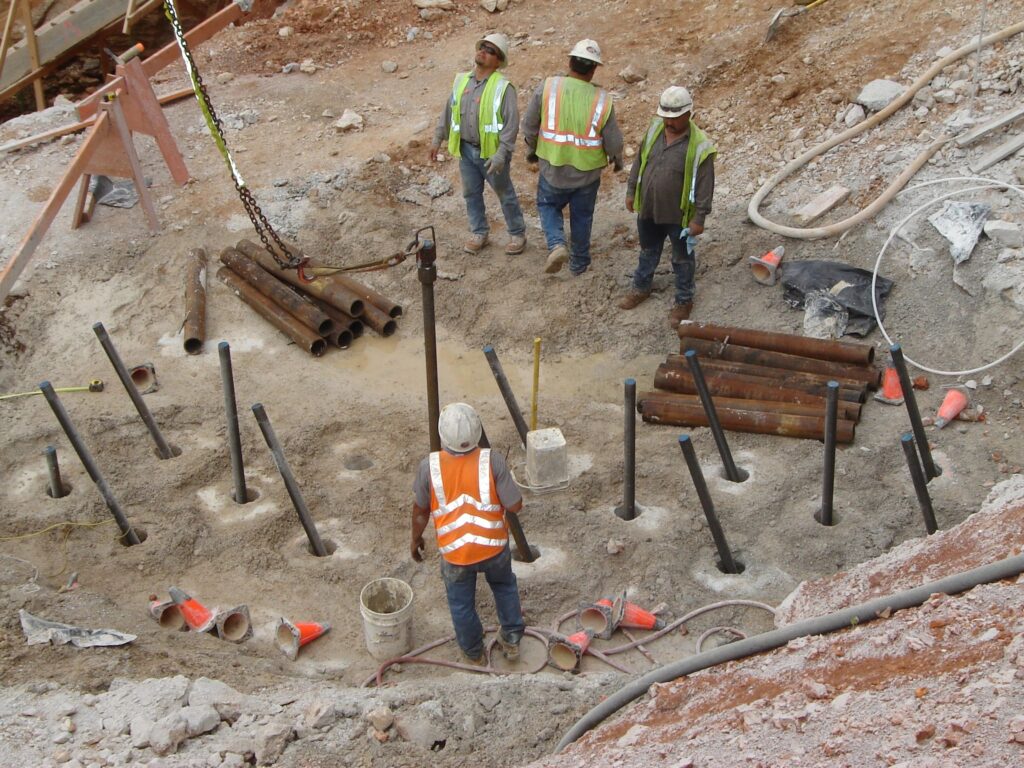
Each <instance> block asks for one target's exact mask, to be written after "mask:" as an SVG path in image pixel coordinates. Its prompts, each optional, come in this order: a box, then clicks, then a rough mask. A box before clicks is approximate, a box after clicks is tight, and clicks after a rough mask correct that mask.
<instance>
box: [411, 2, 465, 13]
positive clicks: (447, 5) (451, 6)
mask: <svg viewBox="0 0 1024 768" xmlns="http://www.w3.org/2000/svg"><path fill="white" fill-rule="evenodd" d="M413 5H415V6H416V7H417V8H440V9H441V10H442V11H454V10H455V3H454V2H453V0H414V2H413Z"/></svg>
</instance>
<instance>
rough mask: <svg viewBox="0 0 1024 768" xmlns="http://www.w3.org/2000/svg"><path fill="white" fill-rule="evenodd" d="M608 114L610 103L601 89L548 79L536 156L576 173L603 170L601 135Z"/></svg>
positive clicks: (569, 79) (573, 80) (570, 79)
mask: <svg viewBox="0 0 1024 768" xmlns="http://www.w3.org/2000/svg"><path fill="white" fill-rule="evenodd" d="M611 113H612V99H611V96H609V95H608V92H607V91H606V90H604V89H603V88H598V87H597V86H595V85H591V84H590V83H588V82H586V81H585V80H579V79H577V78H575V77H549V78H548V79H547V80H545V81H544V91H543V95H542V97H541V105H540V132H539V133H538V135H537V156H538V157H543V158H544V159H545V160H547V161H548V162H549V163H550V164H551V165H559V166H561V165H571V166H572V167H574V168H576V169H578V170H580V171H592V170H594V169H596V168H604V167H605V166H606V165H608V155H606V154H605V151H604V138H603V137H602V136H601V131H602V130H603V129H604V126H605V123H607V122H608V118H609V116H611Z"/></svg>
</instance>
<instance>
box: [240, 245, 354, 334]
mask: <svg viewBox="0 0 1024 768" xmlns="http://www.w3.org/2000/svg"><path fill="white" fill-rule="evenodd" d="M220 261H221V263H222V264H223V265H224V266H226V267H228V268H229V269H230V270H231V271H232V272H234V273H235V274H236V275H238V276H239V277H240V278H242V279H243V280H245V282H247V283H248V284H249V285H251V286H252V287H253V288H255V289H256V290H257V291H259V292H260V293H262V294H263V295H264V296H266V297H267V298H268V299H270V300H271V301H272V302H274V304H276V305H277V306H279V307H280V308H281V309H283V310H284V311H285V312H287V313H288V314H289V315H291V316H292V317H294V318H295V319H296V320H298V321H299V322H300V323H302V324H303V325H305V326H306V327H307V328H311V329H312V330H313V331H315V332H316V333H317V335H319V336H328V335H330V333H331V331H333V330H334V321H333V320H332V319H331V318H330V317H328V316H327V313H325V312H324V311H323V310H321V309H320V307H317V306H315V305H313V304H312V303H311V302H309V301H306V298H305V297H304V296H303V295H302V294H300V293H299V292H298V291H296V290H295V289H294V288H289V287H288V286H287V285H285V284H284V283H282V282H281V281H280V280H278V279H277V278H276V277H274V276H273V275H272V274H270V273H269V272H267V270H265V269H263V267H261V266H260V265H259V264H257V263H256V262H255V261H253V260H252V259H250V258H249V257H248V256H246V255H245V254H244V253H242V252H240V251H238V250H236V249H234V248H231V247H228V248H225V249H224V250H223V251H221V252H220Z"/></svg>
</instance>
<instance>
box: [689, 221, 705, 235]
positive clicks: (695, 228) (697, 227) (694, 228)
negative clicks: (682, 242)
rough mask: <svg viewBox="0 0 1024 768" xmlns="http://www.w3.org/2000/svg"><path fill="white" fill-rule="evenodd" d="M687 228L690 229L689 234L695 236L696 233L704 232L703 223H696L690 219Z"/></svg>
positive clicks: (701, 233)
mask: <svg viewBox="0 0 1024 768" xmlns="http://www.w3.org/2000/svg"><path fill="white" fill-rule="evenodd" d="M689 230H690V234H691V235H693V236H694V237H696V236H697V235H703V234H704V225H703V224H698V223H697V222H695V221H691V222H690V226H689Z"/></svg>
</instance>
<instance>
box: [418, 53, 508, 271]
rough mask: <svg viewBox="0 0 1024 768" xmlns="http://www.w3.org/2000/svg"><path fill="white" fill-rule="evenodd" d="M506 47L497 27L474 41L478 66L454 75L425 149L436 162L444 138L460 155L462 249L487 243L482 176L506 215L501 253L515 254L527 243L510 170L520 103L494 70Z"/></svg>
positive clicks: (499, 65) (505, 61) (452, 151)
mask: <svg viewBox="0 0 1024 768" xmlns="http://www.w3.org/2000/svg"><path fill="white" fill-rule="evenodd" d="M508 47H509V42H508V38H507V37H506V36H505V35H502V34H499V33H492V34H490V35H486V36H485V37H483V39H481V40H478V41H477V44H476V59H475V63H476V66H475V68H474V69H473V71H472V72H460V73H459V74H457V75H456V76H455V82H454V83H453V84H452V92H451V96H450V97H449V98H448V100H447V101H446V103H445V107H444V111H443V112H442V113H441V119H440V121H439V122H438V124H437V128H436V129H435V130H434V140H433V144H432V145H431V146H430V149H429V151H428V158H429V161H430V162H431V163H433V162H436V161H437V153H438V150H439V149H440V148H441V144H442V143H443V142H444V141H445V139H446V138H447V141H448V154H449V155H451V156H452V157H457V158H459V171H460V173H461V174H462V196H463V197H464V198H465V199H466V212H467V214H468V215H469V229H470V236H469V238H468V239H467V240H466V242H465V245H464V246H463V250H464V251H466V253H479V252H480V251H481V250H483V248H484V246H486V245H487V243H488V239H489V231H490V225H489V224H488V223H487V210H486V207H485V206H484V182H485V181H486V182H487V183H488V184H490V185H491V189H493V190H494V194H496V195H497V196H498V200H499V201H500V202H501V212H502V213H503V214H504V215H505V226H506V227H507V228H508V235H509V237H508V243H507V244H506V245H505V253H508V254H511V255H515V254H519V253H522V252H523V250H524V249H525V248H526V222H525V221H524V220H523V209H522V208H521V207H520V206H519V198H518V197H517V196H516V189H515V187H514V186H513V185H512V176H511V174H510V172H509V165H510V163H511V162H512V151H513V149H515V144H516V135H517V134H518V133H519V106H518V104H517V103H516V89H515V88H514V87H513V86H512V84H511V83H509V81H508V80H507V79H506V78H505V76H504V75H502V74H501V73H500V72H499V71H498V70H500V69H502V68H504V67H505V66H506V65H507V64H508Z"/></svg>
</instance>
